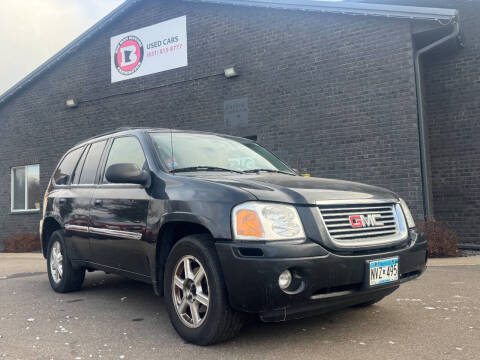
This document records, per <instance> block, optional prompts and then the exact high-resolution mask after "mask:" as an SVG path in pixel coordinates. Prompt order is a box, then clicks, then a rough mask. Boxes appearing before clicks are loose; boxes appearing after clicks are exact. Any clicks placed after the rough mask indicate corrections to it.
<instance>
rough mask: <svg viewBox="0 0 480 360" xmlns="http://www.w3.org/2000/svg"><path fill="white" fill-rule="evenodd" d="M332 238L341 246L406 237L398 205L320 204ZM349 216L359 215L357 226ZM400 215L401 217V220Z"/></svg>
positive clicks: (383, 241)
mask: <svg viewBox="0 0 480 360" xmlns="http://www.w3.org/2000/svg"><path fill="white" fill-rule="evenodd" d="M318 208H319V210H320V213H321V216H322V219H323V222H324V224H325V228H326V230H327V232H328V234H329V236H330V238H331V239H332V240H333V241H334V242H335V243H336V244H339V245H346V246H347V247H348V246H349V245H369V244H378V243H385V244H386V243H389V242H397V241H398V240H400V238H402V239H404V237H405V236H404V235H405V226H404V220H403V215H399V210H398V209H397V205H396V204H395V203H393V202H387V203H371V204H369V203H358V204H356V203H355V204H318ZM350 216H353V217H354V218H357V221H359V222H358V223H355V221H354V220H352V221H354V225H359V226H358V227H354V226H353V225H352V223H351V219H350ZM399 216H401V217H402V218H401V219H400V222H399Z"/></svg>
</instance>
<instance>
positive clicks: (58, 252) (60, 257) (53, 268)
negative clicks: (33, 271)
mask: <svg viewBox="0 0 480 360" xmlns="http://www.w3.org/2000/svg"><path fill="white" fill-rule="evenodd" d="M47 270H48V280H49V281H50V285H51V287H52V289H53V290H55V291H56V292H59V293H66V292H72V291H77V290H80V288H81V287H82V284H83V280H84V279H85V269H83V268H82V269H80V270H75V269H74V268H73V266H72V263H71V261H70V259H69V258H68V255H67V252H66V248H65V240H64V237H63V230H57V231H55V232H54V233H53V234H52V235H51V236H50V241H49V243H48V252H47Z"/></svg>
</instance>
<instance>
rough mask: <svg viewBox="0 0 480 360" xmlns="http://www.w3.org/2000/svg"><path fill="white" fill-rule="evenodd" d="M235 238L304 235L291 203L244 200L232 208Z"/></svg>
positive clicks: (276, 238)
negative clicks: (244, 201)
mask: <svg viewBox="0 0 480 360" xmlns="http://www.w3.org/2000/svg"><path fill="white" fill-rule="evenodd" d="M232 224H233V237H234V239H236V240H265V241H268V240H293V239H302V238H304V237H305V232H304V231H303V226H302V222H301V221H300V217H299V216H298V212H297V210H296V209H295V207H293V206H291V205H282V204H272V203H261V202H254V201H251V202H246V203H243V204H240V205H238V206H236V207H235V208H233V211H232Z"/></svg>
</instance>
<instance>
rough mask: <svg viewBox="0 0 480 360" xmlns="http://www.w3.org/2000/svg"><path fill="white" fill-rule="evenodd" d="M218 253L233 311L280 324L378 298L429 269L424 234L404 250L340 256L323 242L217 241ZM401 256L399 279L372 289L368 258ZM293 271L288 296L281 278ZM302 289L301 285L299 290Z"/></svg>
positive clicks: (412, 235)
mask: <svg viewBox="0 0 480 360" xmlns="http://www.w3.org/2000/svg"><path fill="white" fill-rule="evenodd" d="M216 248H217V252H218V255H219V259H220V263H221V266H222V270H223V275H224V279H225V283H226V286H227V291H228V295H229V300H230V304H231V306H232V307H233V308H235V309H237V310H240V311H246V312H255V313H260V316H261V317H262V319H263V320H265V321H281V320H287V319H292V318H301V317H304V316H306V315H310V314H315V313H321V312H325V311H330V310H333V309H338V308H343V307H347V306H352V305H356V304H360V303H364V302H368V301H371V300H376V299H380V298H382V297H384V296H386V295H388V294H390V293H392V292H393V291H395V290H396V289H397V288H398V286H399V285H400V284H401V283H402V282H405V281H408V280H411V279H414V278H416V277H418V276H419V275H420V274H421V273H422V272H423V271H424V270H425V268H426V261H427V249H426V240H425V236H424V235H423V234H421V233H417V232H415V231H411V232H410V234H409V243H408V245H404V246H403V247H402V248H397V249H394V250H384V251H378V252H373V251H370V252H368V253H365V252H363V253H352V254H337V253H333V252H330V251H328V250H327V249H326V248H324V247H322V246H320V245H319V244H317V243H315V242H313V241H310V240H306V241H302V242H289V243H285V242H275V243H269V244H265V243H263V244H252V243H240V242H217V243H216ZM394 256H398V258H399V273H400V275H399V281H398V282H395V283H390V284H385V285H380V286H378V287H373V288H371V287H369V285H367V284H368V281H367V280H368V279H367V277H366V274H367V270H366V269H367V267H366V262H367V260H374V259H382V258H389V257H394ZM286 269H290V271H292V272H293V273H294V275H295V276H294V277H295V278H296V279H295V281H296V283H297V284H299V287H298V289H296V286H295V289H290V290H293V291H290V293H288V294H287V293H285V292H284V291H282V290H281V289H280V288H279V286H278V276H279V275H280V274H281V273H282V272H283V271H284V270H286ZM300 285H301V286H300Z"/></svg>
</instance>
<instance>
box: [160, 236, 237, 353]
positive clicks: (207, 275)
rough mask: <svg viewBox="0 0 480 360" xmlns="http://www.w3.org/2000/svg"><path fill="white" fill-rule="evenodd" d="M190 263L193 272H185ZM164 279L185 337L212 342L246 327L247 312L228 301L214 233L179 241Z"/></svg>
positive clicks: (176, 324) (168, 303) (175, 322)
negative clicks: (233, 307) (212, 235)
mask: <svg viewBox="0 0 480 360" xmlns="http://www.w3.org/2000/svg"><path fill="white" fill-rule="evenodd" d="M187 263H188V264H189V266H187V265H186V264H187ZM187 267H188V268H189V269H190V271H189V274H191V275H190V276H185V274H186V271H185V269H186V268H187ZM202 269H203V271H202ZM175 276H177V281H174V278H175ZM192 278H193V279H192ZM164 279H165V280H164V294H165V304H166V306H167V311H168V315H169V317H170V321H171V322H172V325H173V327H174V328H175V330H176V331H177V333H178V334H179V335H180V336H181V337H182V338H183V339H184V340H186V341H188V342H190V343H193V344H196V345H203V346H205V345H211V344H215V343H219V342H223V341H226V340H228V339H230V338H232V337H234V336H235V335H236V334H237V333H238V332H239V331H240V329H241V328H242V326H243V323H244V319H245V316H244V314H243V313H240V312H237V311H235V310H233V309H232V308H231V307H230V305H229V303H228V296H227V291H226V287H225V282H224V280H223V274H222V270H221V267H220V264H219V261H218V257H217V253H216V251H215V248H214V246H213V239H212V238H211V236H209V235H191V236H187V237H185V238H183V239H181V240H180V241H178V242H177V243H176V244H175V246H174V247H173V248H172V250H171V252H170V254H169V256H168V259H167V263H166V266H165V276H164ZM205 304H208V306H207V305H205ZM195 309H196V310H195ZM195 313H196V314H197V315H196V316H195Z"/></svg>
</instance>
